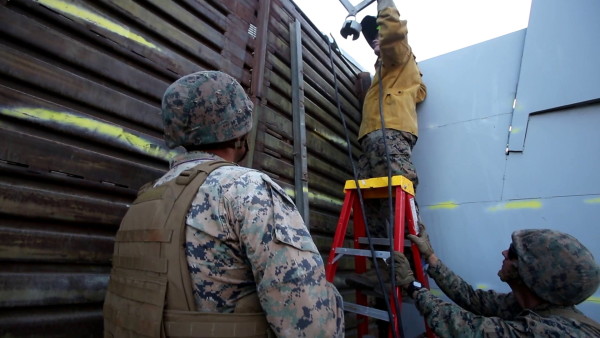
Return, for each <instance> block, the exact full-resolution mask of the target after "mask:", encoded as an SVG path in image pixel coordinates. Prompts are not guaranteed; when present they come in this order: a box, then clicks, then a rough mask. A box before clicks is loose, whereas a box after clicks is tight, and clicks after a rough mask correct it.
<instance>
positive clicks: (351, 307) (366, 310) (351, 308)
mask: <svg viewBox="0 0 600 338" xmlns="http://www.w3.org/2000/svg"><path fill="white" fill-rule="evenodd" d="M344 311H348V312H353V313H356V314H359V315H363V316H367V317H373V318H377V319H379V320H383V321H386V322H389V321H390V316H389V314H388V312H387V311H384V310H379V309H375V308H372V307H368V306H364V305H359V304H356V303H350V302H344Z"/></svg>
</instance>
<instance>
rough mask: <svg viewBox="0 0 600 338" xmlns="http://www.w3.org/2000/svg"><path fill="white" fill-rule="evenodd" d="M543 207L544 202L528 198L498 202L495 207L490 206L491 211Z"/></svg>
mask: <svg viewBox="0 0 600 338" xmlns="http://www.w3.org/2000/svg"><path fill="white" fill-rule="evenodd" d="M541 207H542V202H541V201H539V200H527V201H511V202H506V203H502V204H498V205H496V206H494V207H491V208H488V210H489V211H501V210H514V209H539V208H541Z"/></svg>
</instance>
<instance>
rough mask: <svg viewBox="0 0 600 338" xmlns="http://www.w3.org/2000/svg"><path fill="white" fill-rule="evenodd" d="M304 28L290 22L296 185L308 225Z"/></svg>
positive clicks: (298, 200)
mask: <svg viewBox="0 0 600 338" xmlns="http://www.w3.org/2000/svg"><path fill="white" fill-rule="evenodd" d="M301 33H302V28H301V26H300V22H299V21H298V20H295V21H294V22H291V23H290V50H291V69H292V116H293V121H292V123H293V131H294V186H295V191H296V206H297V207H298V210H299V211H300V214H301V215H302V218H303V219H304V222H305V223H306V225H307V226H308V221H309V217H308V165H307V155H306V123H305V121H304V67H303V63H302V36H301ZM309 229H310V227H309Z"/></svg>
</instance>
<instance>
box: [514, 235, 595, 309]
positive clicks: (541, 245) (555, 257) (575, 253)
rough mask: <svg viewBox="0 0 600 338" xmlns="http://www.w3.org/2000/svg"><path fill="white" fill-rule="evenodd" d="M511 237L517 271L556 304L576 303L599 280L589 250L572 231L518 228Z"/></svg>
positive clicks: (527, 283) (539, 293)
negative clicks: (568, 232) (566, 232)
mask: <svg viewBox="0 0 600 338" xmlns="http://www.w3.org/2000/svg"><path fill="white" fill-rule="evenodd" d="M512 241H513V245H514V247H515V250H516V251H517V255H518V266H517V268H518V271H519V275H520V276H521V278H522V279H523V282H524V283H525V285H527V286H528V287H529V288H530V289H531V290H532V291H533V292H535V293H536V294H537V295H538V296H539V297H540V298H542V299H544V300H545V301H547V302H549V303H552V304H556V305H563V306H569V305H575V304H579V303H581V302H583V301H584V300H586V299H587V298H588V297H590V296H591V295H592V294H593V293H594V292H596V289H597V288H598V283H600V268H599V267H598V264H596V261H595V260H594V256H593V255H592V253H591V252H590V251H589V250H588V249H587V248H586V247H585V246H583V244H581V243H580V242H579V241H578V240H577V239H576V238H574V237H573V236H571V235H568V234H565V233H562V232H559V231H555V230H549V229H530V230H518V231H515V232H513V234H512Z"/></svg>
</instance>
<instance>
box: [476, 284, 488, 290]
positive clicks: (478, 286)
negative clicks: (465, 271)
mask: <svg viewBox="0 0 600 338" xmlns="http://www.w3.org/2000/svg"><path fill="white" fill-rule="evenodd" d="M476 288H478V289H480V290H488V289H489V288H490V286H489V285H487V284H477V286H476Z"/></svg>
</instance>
